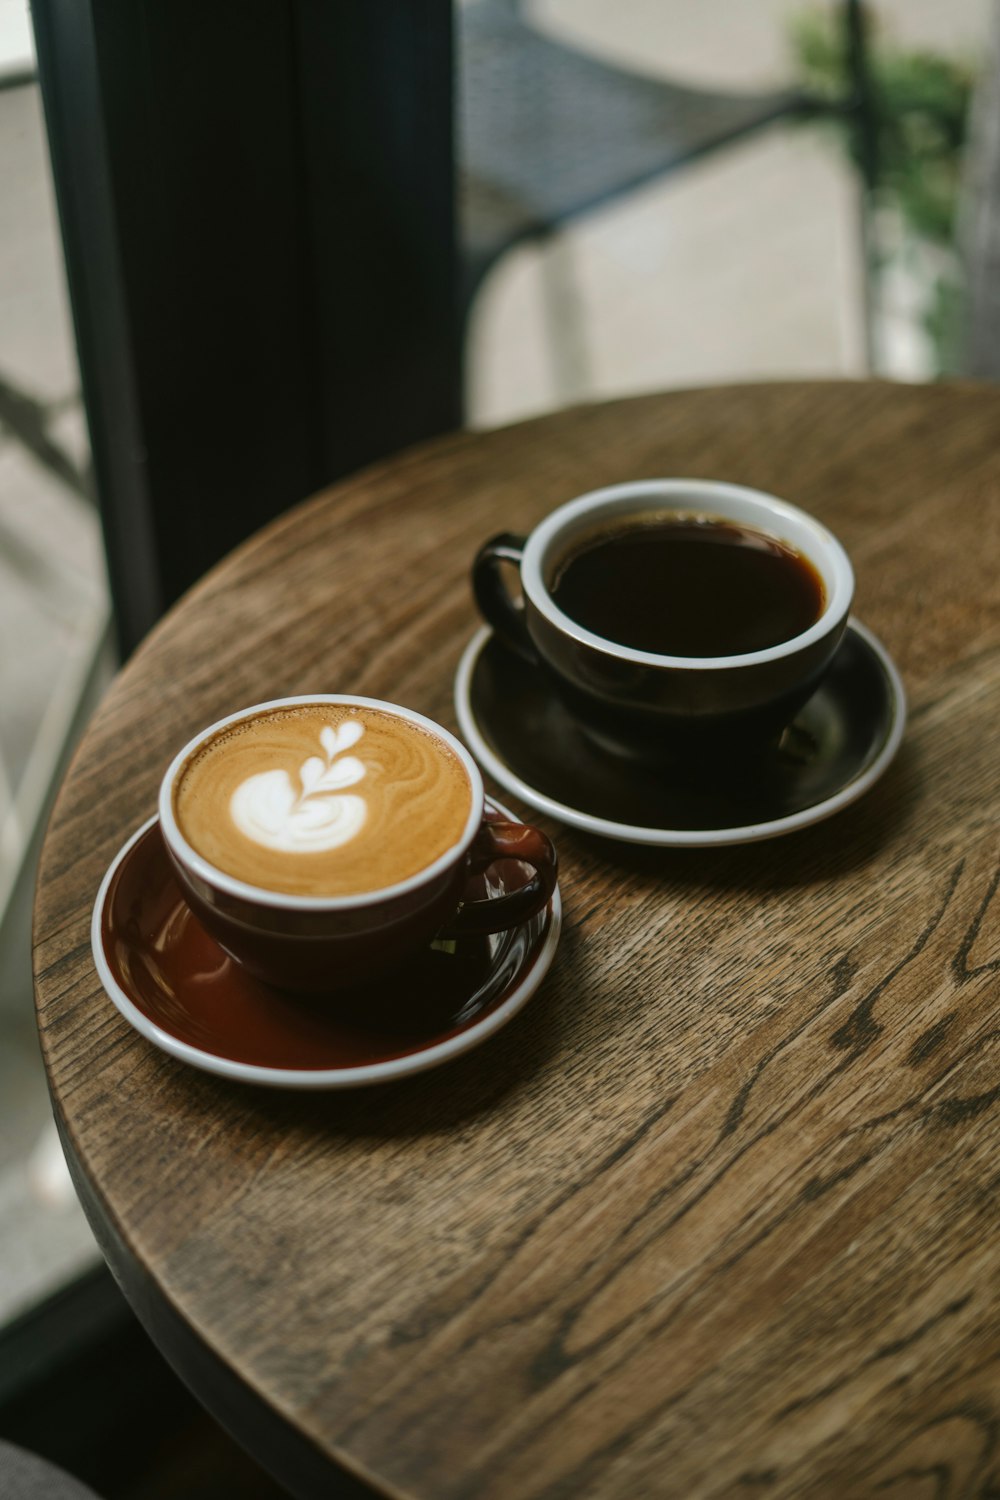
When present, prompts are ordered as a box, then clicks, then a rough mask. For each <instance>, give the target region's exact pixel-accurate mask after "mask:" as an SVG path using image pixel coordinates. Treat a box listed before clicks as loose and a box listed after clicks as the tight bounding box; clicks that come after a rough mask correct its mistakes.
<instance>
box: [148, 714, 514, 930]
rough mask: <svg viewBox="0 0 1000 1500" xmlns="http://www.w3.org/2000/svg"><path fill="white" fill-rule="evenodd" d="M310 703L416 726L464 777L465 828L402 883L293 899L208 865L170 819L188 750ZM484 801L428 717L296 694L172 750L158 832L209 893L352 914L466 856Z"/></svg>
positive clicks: (461, 756)
mask: <svg viewBox="0 0 1000 1500" xmlns="http://www.w3.org/2000/svg"><path fill="white" fill-rule="evenodd" d="M311 703H319V704H323V703H329V704H336V705H338V706H347V707H350V706H352V705H356V706H357V707H359V708H373V709H379V710H380V711H381V712H382V713H386V714H389V715H391V716H393V717H395V718H400V719H406V720H407V721H408V722H409V723H411V724H417V725H419V726H420V728H422V729H424V730H426V731H427V732H429V733H430V734H433V735H435V736H436V737H437V738H438V739H439V740H442V741H443V742H444V744H445V745H447V746H448V748H449V749H450V750H452V751H453V752H454V754H455V755H456V756H457V757H458V760H459V762H460V764H461V765H462V766H463V768H464V769H465V772H466V774H467V776H468V778H469V791H470V807H469V815H468V817H467V818H466V821H465V826H464V828H463V830H462V833H461V835H460V837H459V838H458V839H457V840H456V841H455V842H454V843H453V844H451V845H450V846H449V847H448V848H447V849H446V850H445V851H444V853H443V854H439V855H438V856H437V858H436V859H434V860H433V861H432V862H431V863H430V864H429V865H424V867H423V868H422V869H420V870H418V871H417V872H416V874H415V875H409V876H407V878H406V879H405V880H398V881H396V882H395V883H394V884H393V885H386V886H379V887H377V888H376V889H375V890H371V891H358V892H356V893H354V894H352V895H349V896H294V895H290V894H289V893H288V892H286V891H272V890H269V889H268V888H267V887H266V886H259V885H251V884H250V883H249V882H248V881H246V880H240V879H239V878H238V877H237V876H235V875H229V874H227V872H226V871H225V870H220V869H219V867H218V865H214V864H212V862H211V860H208V859H206V858H205V857H204V855H202V854H199V853H198V851H197V849H195V848H194V847H193V846H192V845H191V844H190V843H189V842H188V840H187V839H186V838H185V837H184V835H183V833H182V832H181V830H180V828H179V827H178V824H177V819H176V818H175V817H174V809H173V790H174V783H175V781H176V779H177V775H178V773H179V772H180V770H181V768H182V767H183V766H184V765H185V764H186V763H187V761H188V760H189V759H190V757H191V756H192V755H193V754H194V752H195V751H196V750H197V749H198V748H199V747H200V746H201V745H203V744H204V743H205V742H206V741H207V740H209V739H211V738H212V737H213V735H216V734H218V733H219V732H220V731H221V730H223V729H226V728H228V727H229V725H230V724H237V723H239V721H240V720H241V719H249V718H252V717H253V716H254V715H255V714H259V713H267V712H269V711H272V710H276V709H282V708H293V707H296V706H298V705H302V704H311ZM485 800H486V797H485V791H484V788H483V779H482V776H481V775H480V774H479V768H478V766H477V765H476V763H475V761H474V760H473V759H472V756H471V755H470V754H469V752H468V750H467V749H466V748H465V746H464V745H463V744H462V743H461V741H460V740H458V739H457V738H456V737H455V735H453V734H452V733H451V732H450V731H449V730H447V729H445V728H444V727H443V726H442V725H440V724H438V723H436V722H435V721H434V720H433V719H428V718H427V717H426V715H424V714H420V713H417V712H416V710H415V709H412V708H404V707H403V706H402V704H399V703H390V702H388V701H387V700H386V699H383V698H365V697H362V696H361V695H360V694H358V693H300V694H297V695H296V696H294V697H291V698H269V699H267V700H266V701H265V702H263V703H254V704H252V705H251V706H250V707H249V708H241V709H238V710H237V711H236V712H235V713H231V714H227V715H226V716H225V717H224V718H222V719H216V720H215V722H214V723H212V724H209V725H208V726H207V727H206V728H205V729H201V730H199V731H198V733H197V734H196V735H193V736H192V737H191V739H189V740H188V742H187V744H186V745H184V746H183V747H182V748H181V749H180V750H179V751H178V752H177V754H176V755H175V756H174V758H173V760H172V761H171V762H170V765H169V766H168V767H167V770H166V772H165V773H164V776H163V779H162V781H161V782H160V792H159V803H158V813H159V820H160V830H161V832H162V834H163V837H164V839H165V840H166V843H167V846H168V848H169V849H170V850H171V851H172V852H173V854H174V856H175V858H176V859H177V860H178V861H179V862H180V864H181V865H183V866H184V868H185V869H187V870H188V871H190V873H191V874H192V875H194V876H195V877H197V878H198V879H199V880H201V881H203V882H204V883H205V884H206V885H209V886H211V887H212V888H213V889H214V890H218V891H224V892H225V893H226V894H227V895H230V896H235V897H238V898H239V899H240V900H241V901H248V902H251V903H253V904H255V905H258V906H267V907H270V908H272V909H275V910H280V911H295V912H332V911H350V910H352V909H353V910H357V909H359V908H365V907H370V906H376V905H380V904H381V903H382V902H385V901H392V900H394V899H395V898H396V897H398V896H405V895H407V894H409V893H410V892H412V891H417V890H420V889H421V887H422V886H425V885H428V884H430V883H431V882H432V881H434V880H435V879H436V878H437V877H438V876H439V875H442V874H444V873H445V872H446V871H447V870H448V869H449V867H450V866H452V865H454V864H455V863H456V862H457V861H458V860H459V859H460V858H461V857H462V855H463V854H464V853H465V852H466V850H467V849H468V848H469V846H470V845H471V843H472V841H473V839H474V838H475V836H476V834H477V833H478V831H479V829H480V827H481V826H482V821H483V809H484V806H485Z"/></svg>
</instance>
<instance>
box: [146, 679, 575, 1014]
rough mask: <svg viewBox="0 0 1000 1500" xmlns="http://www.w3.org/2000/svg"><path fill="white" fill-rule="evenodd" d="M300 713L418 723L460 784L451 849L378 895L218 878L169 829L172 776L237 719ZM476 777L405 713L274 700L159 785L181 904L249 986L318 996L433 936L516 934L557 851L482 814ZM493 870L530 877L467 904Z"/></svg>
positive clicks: (436, 731) (452, 742) (198, 739)
mask: <svg viewBox="0 0 1000 1500" xmlns="http://www.w3.org/2000/svg"><path fill="white" fill-rule="evenodd" d="M299 704H337V705H341V706H348V707H350V706H351V705H357V706H360V707H367V708H372V709H377V710H379V711H380V712H381V713H383V714H389V715H394V716H397V717H400V718H402V719H405V720H407V721H409V722H410V723H412V724H417V725H419V726H420V727H421V728H422V729H424V730H425V731H426V732H427V733H430V734H431V735H433V736H435V737H436V738H437V739H438V740H440V741H441V742H442V744H443V745H444V746H445V747H447V749H448V750H449V751H450V752H451V754H452V755H454V756H455V757H457V759H458V761H459V762H460V764H461V766H462V768H463V770H464V772H465V774H466V776H467V777H468V782H469V810H468V816H467V818H466V821H465V826H464V829H463V831H462V833H461V836H460V837H459V838H458V839H457V841H456V842H455V843H454V844H453V845H452V846H451V848H449V849H447V850H446V851H445V852H444V853H443V854H440V855H438V856H436V857H435V858H433V859H431V860H429V862H428V864H427V866H426V867H425V868H424V869H421V870H419V871H418V872H417V873H416V874H415V875H411V876H410V877H409V878H407V879H405V880H401V881H398V882H396V883H395V884H393V885H389V886H385V887H384V888H382V889H375V890H370V891H363V892H360V893H358V894H356V895H348V896H293V895H288V894H286V893H284V892H279V891H269V890H266V889H263V888H261V887H259V886H255V885H250V884H248V883H247V882H245V881H242V880H239V879H237V878H236V877H234V876H232V875H229V874H227V873H226V872H224V871H223V870H220V869H217V868H216V867H215V866H214V865H212V864H211V863H210V862H209V861H208V860H207V859H205V858H204V857H203V856H202V855H201V854H199V853H198V851H197V850H196V849H194V848H193V847H192V845H191V844H190V843H189V842H188V840H187V839H186V838H185V836H184V834H183V833H182V831H181V829H180V828H179V826H178V823H177V818H176V816H175V807H174V787H175V783H176V781H177V778H178V776H179V774H180V773H181V771H182V770H183V768H184V766H185V765H186V764H187V762H188V760H189V759H190V758H191V756H192V755H193V754H194V753H195V751H196V750H197V749H198V748H199V746H201V745H202V744H204V743H205V742H206V741H207V740H209V739H211V738H212V737H213V736H215V735H217V734H218V733H219V732H220V731H221V730H223V729H225V728H227V727H228V726H230V725H232V724H236V723H238V721H239V720H241V719H248V718H253V717H254V716H256V715H259V714H261V713H264V712H269V711H271V710H274V709H282V708H285V707H289V706H292V705H299ZM484 807H485V796H484V791H483V783H482V778H481V777H480V774H479V771H478V769H477V767H476V764H475V762H474V761H473V759H472V757H471V756H470V754H469V752H468V751H467V750H466V749H465V747H464V745H462V744H460V742H459V741H458V740H457V739H456V738H455V737H454V735H451V734H449V733H448V731H447V730H445V729H442V728H441V726H440V725H439V724H435V723H434V722H433V721H432V720H430V719H427V718H425V717H424V716H423V715H422V714H417V713H414V712H413V710H411V709H407V708H401V707H399V705H397V704H392V703H384V702H381V701H380V700H376V699H372V698H360V697H355V696H344V695H334V694H315V695H310V696H308V697H299V698H282V699H274V700H272V701H271V702H269V703H263V704H255V705H254V706H253V707H252V708H248V709H244V710H242V711H241V712H240V713H236V714H230V715H229V716H228V717H227V718H225V719H220V720H219V721H218V722H217V723H214V724H211V725H209V726H208V728H206V729H204V730H202V731H201V733H199V734H197V735H196V736H195V737H194V738H193V739H192V740H190V741H189V742H188V744H186V745H185V746H184V748H183V749H182V750H180V751H179V752H178V754H177V755H176V756H175V757H174V759H173V761H172V762H171V764H170V766H169V767H168V769H167V772H166V774H165V776H164V778H163V781H162V783H161V786H160V797H159V818H160V828H161V831H162V833H163V839H164V843H165V845H166V849H167V853H168V855H169V858H170V861H171V864H172V865H173V867H174V869H175V871H176V874H177V878H178V880H179V881H180V885H181V889H182V891H183V893H184V895H185V898H186V900H187V901H188V903H189V905H190V906H191V908H192V910H193V911H194V913H195V915H196V916H197V917H198V919H199V921H200V922H201V923H202V925H203V926H204V927H205V928H206V929H207V930H208V932H210V933H211V935H212V936H213V937H214V938H215V940H216V941H217V942H218V943H219V944H220V946H221V947H222V948H224V949H225V951H226V952H227V953H228V954H230V956H231V957H232V958H234V959H236V960H237V961H238V962H239V963H241V964H243V965H244V967H245V968H246V969H247V970H248V972H249V973H251V974H253V975H254V976H255V978H257V979H262V980H263V981H264V982H265V983H268V984H272V985H275V986H277V987H278V988H281V989H286V990H293V991H297V992H301V993H311V994H318V993H322V992H329V991H336V990H340V989H344V988H349V987H352V986H355V985H359V984H363V983H364V982H365V981H366V980H368V979H374V978H377V977H381V976H384V975H386V974H388V973H392V972H393V971H394V970H397V969H401V968H402V967H403V966H404V965H405V963H406V960H407V957H408V956H409V955H411V954H412V953H414V952H416V951H417V950H419V949H421V948H423V947H424V946H426V944H428V943H430V942H432V941H433V940H434V939H435V938H449V937H457V936H460V935H462V934H465V933H471V932H485V933H490V932H499V931H502V930H505V929H507V928H511V927H516V926H518V925H520V923H522V922H525V921H527V920H528V919H529V918H530V917H532V916H534V915H535V913H536V912H538V911H540V910H541V909H542V907H543V906H545V904H546V903H547V902H548V900H549V898H550V896H551V895H552V892H553V890H554V889H555V884H556V873H557V861H556V853H555V850H554V848H553V846H552V844H551V843H550V841H549V839H548V838H546V836H545V834H543V833H542V832H541V831H540V830H539V829H537V828H532V827H530V826H528V825H527V824H523V823H516V822H505V821H501V820H498V819H495V818H490V819H489V820H487V819H486V818H485V816H484ZM498 860H517V861H520V862H523V863H524V864H525V865H527V866H529V867H530V868H531V870H532V872H533V873H532V875H531V878H530V879H529V880H528V881H527V883H526V884H524V885H522V886H520V887H519V888H517V889H513V890H508V891H507V892H506V893H505V894H503V895H500V896H496V897H492V898H491V897H486V898H480V899H466V891H467V888H468V887H469V885H470V883H471V882H472V881H473V879H474V877H475V876H477V875H480V874H482V872H483V871H484V870H485V869H487V868H488V867H489V866H490V865H491V864H493V863H494V862H495V861H498Z"/></svg>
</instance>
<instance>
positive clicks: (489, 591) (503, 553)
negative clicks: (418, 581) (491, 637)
mask: <svg viewBox="0 0 1000 1500" xmlns="http://www.w3.org/2000/svg"><path fill="white" fill-rule="evenodd" d="M526 541H527V537H523V536H512V535H511V533H510V532H506V531H505V532H503V533H502V534H501V535H500V536H495V537H493V538H492V540H491V541H488V542H484V543H483V545H482V546H481V547H480V549H479V551H478V552H477V553H476V560H475V562H474V563H473V564H472V590H473V593H474V594H475V596H476V603H477V605H478V606H479V613H480V614H481V615H482V617H483V619H484V620H485V621H486V623H487V625H492V627H493V629H494V631H495V633H496V634H497V635H498V636H499V637H500V639H501V640H502V641H503V643H504V645H505V646H506V647H507V648H508V650H510V651H513V652H514V654H515V655H516V656H519V657H521V659H522V661H527V662H530V663H531V664H532V666H537V664H538V652H537V651H536V650H535V648H534V645H533V644H532V640H531V637H530V635H529V634H528V627H527V625H526V624H525V623H524V606H523V605H521V604H516V603H515V602H514V600H513V599H512V598H511V596H510V594H509V592H508V590H507V587H506V585H505V583H504V581H503V577H502V576H501V573H500V564H501V563H514V564H516V565H517V566H520V563H521V558H522V556H523V554H524V544H525V542H526Z"/></svg>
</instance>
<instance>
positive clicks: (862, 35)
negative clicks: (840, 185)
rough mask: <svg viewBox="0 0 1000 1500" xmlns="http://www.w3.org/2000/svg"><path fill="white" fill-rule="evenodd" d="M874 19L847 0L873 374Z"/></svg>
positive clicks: (860, 0) (876, 266) (876, 264)
mask: <svg viewBox="0 0 1000 1500" xmlns="http://www.w3.org/2000/svg"><path fill="white" fill-rule="evenodd" d="M870 30H871V27H870V19H869V15H868V11H867V8H866V6H865V4H864V0H845V5H844V48H845V58H846V63H847V73H848V78H849V82H850V101H851V113H852V116H853V119H852V126H853V132H854V143H853V144H854V153H853V154H854V157H855V160H856V161H857V163H858V168H859V172H860V178H861V182H860V193H859V205H858V214H859V220H860V225H859V227H860V234H861V257H862V283H863V297H864V323H865V353H866V360H867V365H868V370H869V373H876V372H877V371H878V368H879V365H880V350H879V347H878V333H877V302H878V283H879V274H880V257H879V251H878V243H877V238H876V232H875V220H876V213H875V210H876V193H877V190H878V186H879V166H880V163H879V109H878V98H877V91H876V88H875V85H874V82H873V79H872V70H871V67H870V65H869V59H868V38H869V35H870Z"/></svg>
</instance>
